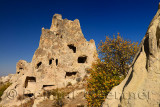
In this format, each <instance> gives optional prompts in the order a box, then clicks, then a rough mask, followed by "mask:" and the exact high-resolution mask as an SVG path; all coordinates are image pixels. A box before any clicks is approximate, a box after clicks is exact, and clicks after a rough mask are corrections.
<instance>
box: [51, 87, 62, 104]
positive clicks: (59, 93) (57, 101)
mask: <svg viewBox="0 0 160 107" xmlns="http://www.w3.org/2000/svg"><path fill="white" fill-rule="evenodd" d="M52 94H53V93H52ZM54 95H56V99H55V101H54V103H53V105H54V106H56V107H62V106H63V105H64V102H63V100H64V96H65V93H64V92H63V91H59V90H58V89H56V90H55V91H54ZM54 95H53V96H54Z"/></svg>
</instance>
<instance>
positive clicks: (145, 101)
mask: <svg viewBox="0 0 160 107" xmlns="http://www.w3.org/2000/svg"><path fill="white" fill-rule="evenodd" d="M159 7H160V5H159ZM159 14H160V9H158V12H157V14H156V15H155V17H154V18H153V20H152V22H151V24H150V26H149V28H148V31H147V33H146V35H145V37H144V38H143V40H142V42H141V45H140V50H139V52H138V53H137V55H136V57H135V59H134V61H133V63H132V64H131V67H130V71H129V73H128V75H127V77H126V78H125V80H124V81H122V83H121V84H120V85H118V86H116V87H114V88H113V89H112V90H111V92H110V94H109V95H108V96H107V98H106V101H105V102H104V104H103V107H118V106H119V107H159V105H160V94H159V93H160V68H159V67H160V51H159V50H160V44H159V40H160V16H159Z"/></svg>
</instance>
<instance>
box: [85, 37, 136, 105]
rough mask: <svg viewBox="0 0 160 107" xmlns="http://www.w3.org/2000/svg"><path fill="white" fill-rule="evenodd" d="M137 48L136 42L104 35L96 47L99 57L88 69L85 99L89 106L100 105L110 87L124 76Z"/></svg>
mask: <svg viewBox="0 0 160 107" xmlns="http://www.w3.org/2000/svg"><path fill="white" fill-rule="evenodd" d="M137 50H138V43H134V42H133V43H131V41H127V40H124V39H123V38H121V37H120V35H119V34H118V35H117V38H116V37H115V36H114V38H109V37H108V36H106V40H105V42H103V41H101V42H100V43H99V47H98V53H99V59H97V62H96V63H94V64H93V65H92V68H91V69H89V72H90V77H89V79H88V80H87V93H88V94H87V95H86V99H87V102H88V106H89V107H100V106H101V105H102V103H103V102H104V100H105V98H106V96H107V94H108V93H109V92H110V91H111V89H112V88H113V87H114V86H116V85H118V84H119V83H120V82H121V81H122V80H123V79H124V78H125V76H126V74H127V72H128V69H129V65H130V64H131V62H132V60H133V58H134V55H135V54H136V52H137Z"/></svg>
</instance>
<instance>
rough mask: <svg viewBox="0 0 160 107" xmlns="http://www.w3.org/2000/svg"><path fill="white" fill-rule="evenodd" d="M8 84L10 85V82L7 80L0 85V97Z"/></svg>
mask: <svg viewBox="0 0 160 107" xmlns="http://www.w3.org/2000/svg"><path fill="white" fill-rule="evenodd" d="M10 85H11V83H9V82H7V83H5V84H1V85H0V97H1V96H2V95H3V92H4V91H5V90H6V89H7V88H8V87H9V86H10Z"/></svg>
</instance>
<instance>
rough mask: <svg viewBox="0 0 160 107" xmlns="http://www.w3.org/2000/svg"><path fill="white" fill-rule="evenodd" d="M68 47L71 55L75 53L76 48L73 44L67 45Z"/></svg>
mask: <svg viewBox="0 0 160 107" xmlns="http://www.w3.org/2000/svg"><path fill="white" fill-rule="evenodd" d="M68 47H69V48H70V49H72V50H73V53H76V47H75V46H74V45H73V44H70V45H68Z"/></svg>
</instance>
